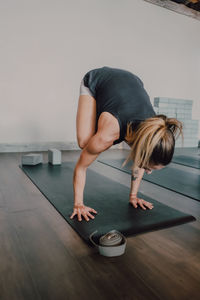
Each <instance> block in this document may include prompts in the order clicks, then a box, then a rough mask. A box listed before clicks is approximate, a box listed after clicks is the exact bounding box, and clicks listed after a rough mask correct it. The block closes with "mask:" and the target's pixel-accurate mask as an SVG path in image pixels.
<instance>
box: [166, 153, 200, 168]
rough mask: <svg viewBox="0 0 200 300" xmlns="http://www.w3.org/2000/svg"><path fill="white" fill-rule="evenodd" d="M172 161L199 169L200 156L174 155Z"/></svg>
mask: <svg viewBox="0 0 200 300" xmlns="http://www.w3.org/2000/svg"><path fill="white" fill-rule="evenodd" d="M172 162H173V163H175V164H180V165H184V166H187V167H192V168H196V169H200V156H189V155H178V154H177V155H174V157H173V160H172Z"/></svg>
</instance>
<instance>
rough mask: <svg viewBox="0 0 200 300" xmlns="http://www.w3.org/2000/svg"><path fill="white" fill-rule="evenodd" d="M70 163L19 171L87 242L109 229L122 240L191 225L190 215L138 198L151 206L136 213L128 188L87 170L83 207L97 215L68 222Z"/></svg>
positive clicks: (70, 203)
mask: <svg viewBox="0 0 200 300" xmlns="http://www.w3.org/2000/svg"><path fill="white" fill-rule="evenodd" d="M73 168H74V164H73V163H67V162H66V163H63V164H62V165H61V166H52V165H50V164H40V165H37V166H22V170H23V171H24V172H25V173H26V174H27V176H28V177H29V178H30V179H31V180H32V181H33V183H34V184H35V185H36V186H37V187H38V188H39V190H40V191H41V192H42V193H43V194H44V195H45V196H46V198H47V199H48V200H49V201H50V202H51V204H53V206H54V207H55V208H56V209H57V210H58V212H59V213H60V214H61V215H62V216H63V217H64V218H65V220H66V221H67V222H68V223H69V224H70V225H71V226H72V227H73V228H74V230H76V231H77V232H78V234H79V235H80V236H81V237H82V238H83V239H84V240H85V241H86V242H89V239H88V237H89V235H90V234H91V233H93V232H94V231H95V230H98V233H97V234H96V235H95V236H94V240H96V242H97V241H98V239H99V237H100V236H101V235H103V234H105V233H107V232H108V231H110V230H112V229H116V230H118V231H120V232H121V233H123V234H124V235H125V236H128V235H134V234H138V233H143V232H147V231H153V230H157V229H162V228H165V227H170V226H175V225H179V224H183V223H186V222H190V221H194V220H195V218H194V217H193V216H191V215H187V214H184V213H182V212H180V211H178V210H175V209H173V208H170V207H168V206H166V205H163V204H161V203H160V202H157V201H155V200H153V199H151V198H149V197H147V196H144V195H142V194H140V195H139V196H140V197H143V198H144V199H145V200H147V201H150V202H152V203H153V204H154V208H153V209H152V210H142V209H141V208H137V209H135V208H134V207H132V206H131V205H130V204H129V203H128V200H129V188H127V187H125V186H124V185H121V184H119V183H118V182H115V181H112V180H110V179H108V178H106V177H105V176H101V175H99V174H98V173H96V172H94V171H92V170H88V171H87V182H86V187H85V196H84V199H85V201H84V202H85V205H88V206H90V207H92V208H94V209H95V210H97V212H98V214H97V215H96V217H95V219H94V220H90V221H89V222H87V221H85V220H83V221H82V222H79V221H78V220H77V218H74V219H72V220H71V219H70V218H69V217H70V215H71V213H72V210H73V186H72V180H73Z"/></svg>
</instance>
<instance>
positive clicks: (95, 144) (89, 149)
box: [74, 132, 113, 205]
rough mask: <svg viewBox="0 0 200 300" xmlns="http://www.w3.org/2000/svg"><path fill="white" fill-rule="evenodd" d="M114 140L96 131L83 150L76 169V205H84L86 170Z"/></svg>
mask: <svg viewBox="0 0 200 300" xmlns="http://www.w3.org/2000/svg"><path fill="white" fill-rule="evenodd" d="M112 144H113V141H112V140H106V138H105V137H103V136H102V134H101V132H98V133H96V134H95V135H94V136H93V137H92V138H91V139H90V141H89V143H88V144H87V146H86V147H85V148H84V149H83V151H82V152H81V155H80V158H79V160H78V162H77V164H76V167H75V170H74V205H83V191H84V187H85V181H86V170H87V168H88V167H89V165H91V164H92V162H93V161H94V160H95V159H96V158H97V157H98V156H99V154H100V153H101V152H103V151H105V150H106V149H108V148H110V147H111V146H112Z"/></svg>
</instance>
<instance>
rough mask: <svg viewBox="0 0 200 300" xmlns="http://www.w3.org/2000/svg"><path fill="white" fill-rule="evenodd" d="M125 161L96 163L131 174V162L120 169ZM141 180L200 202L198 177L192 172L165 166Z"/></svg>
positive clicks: (105, 160)
mask: <svg viewBox="0 0 200 300" xmlns="http://www.w3.org/2000/svg"><path fill="white" fill-rule="evenodd" d="M124 161H125V159H109V160H107V159H100V160H98V162H100V163H103V164H105V165H108V166H110V167H113V168H115V169H118V170H120V171H123V172H125V173H128V174H131V166H132V162H131V161H130V162H129V163H128V164H127V165H126V166H125V167H122V164H123V162H124ZM143 179H144V180H146V181H149V182H152V183H155V184H157V185H159V186H162V187H164V188H167V189H168V190H172V191H174V192H177V193H179V194H182V195H185V196H187V197H190V198H193V199H195V200H198V201H200V175H199V174H195V173H192V172H188V171H187V172H186V171H183V170H178V169H176V168H175V167H172V166H167V167H165V168H163V169H161V170H155V171H153V172H152V174H149V175H147V174H144V176H143Z"/></svg>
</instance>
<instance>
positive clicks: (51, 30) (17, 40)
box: [0, 0, 200, 144]
mask: <svg viewBox="0 0 200 300" xmlns="http://www.w3.org/2000/svg"><path fill="white" fill-rule="evenodd" d="M199 32H200V22H199V21H197V20H195V19H192V18H189V17H186V16H183V15H180V14H177V13H175V12H172V11H170V10H167V9H164V8H162V7H159V6H155V5H152V4H150V3H148V2H145V1H143V0H126V1H123V0H109V1H108V0H84V1H82V0H68V1H67V0H18V1H16V0H1V1H0V66H1V67H0V101H1V106H0V107H1V109H0V128H1V130H0V143H11V144H12V143H34V142H37V143H40V142H51V141H55V142H56V141H64V142H65V141H75V140H76V134H75V115H76V108H77V101H78V96H79V84H80V80H81V78H82V76H83V75H84V74H85V73H86V72H87V71H88V70H90V69H92V68H96V67H101V66H113V67H118V68H124V69H128V70H130V71H132V72H133V73H135V74H137V75H138V76H140V77H141V78H142V80H143V81H144V83H145V87H146V90H147V91H148V93H149V95H150V97H151V99H153V97H155V96H163V97H175V98H183V99H193V100H194V101H195V106H194V113H193V118H200V93H199V92H200V91H199V78H200V34H199ZM197 109H198V111H197Z"/></svg>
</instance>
